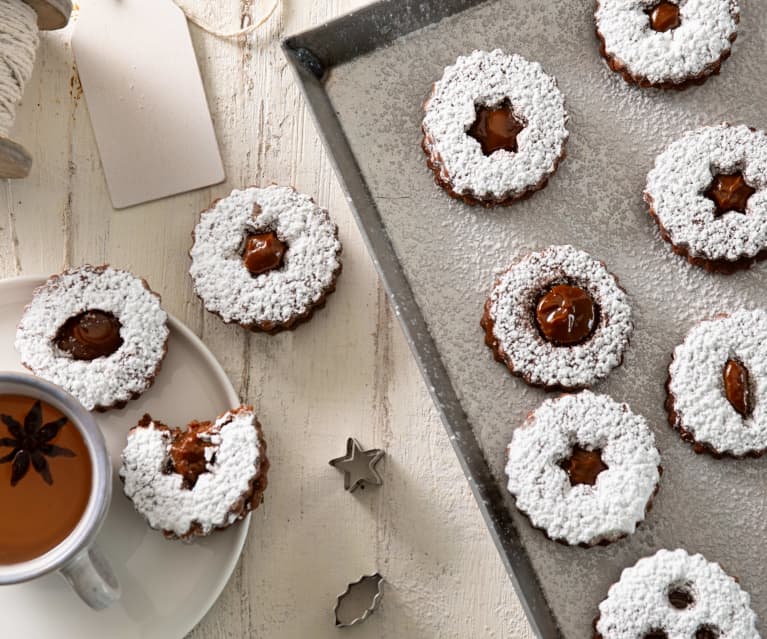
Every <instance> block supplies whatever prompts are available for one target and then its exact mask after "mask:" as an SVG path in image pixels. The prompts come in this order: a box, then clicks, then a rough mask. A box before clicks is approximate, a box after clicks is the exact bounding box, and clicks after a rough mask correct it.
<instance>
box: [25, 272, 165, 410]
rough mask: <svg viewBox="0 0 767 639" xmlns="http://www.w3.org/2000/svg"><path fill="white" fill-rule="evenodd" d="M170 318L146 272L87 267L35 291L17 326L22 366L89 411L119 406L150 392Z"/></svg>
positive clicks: (49, 282)
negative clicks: (56, 387) (146, 276)
mask: <svg viewBox="0 0 767 639" xmlns="http://www.w3.org/2000/svg"><path fill="white" fill-rule="evenodd" d="M169 334H170V332H169V329H168V315H167V313H166V312H165V311H164V310H163V309H162V307H161V306H160V297H159V295H157V294H156V293H153V292H152V291H151V290H150V289H149V286H148V285H147V283H146V282H145V281H144V280H142V279H141V278H139V277H136V276H135V275H133V274H131V273H129V272H127V271H121V270H118V269H115V268H112V267H111V266H106V265H104V266H90V265H85V266H80V267H77V268H73V269H70V270H68V271H65V272H63V273H61V274H59V275H53V276H52V277H51V278H49V279H48V281H47V282H45V283H44V284H43V285H41V286H39V287H38V288H37V289H35V291H34V293H33V295H32V301H31V302H30V303H29V304H28V305H27V307H26V309H25V310H24V314H23V315H22V317H21V321H20V322H19V325H18V328H17V329H16V350H17V351H18V352H19V356H20V357H21V363H22V364H24V366H26V367H27V368H28V369H30V370H31V371H32V372H33V373H34V374H35V375H37V376H39V377H42V378H43V379H47V380H48V381H50V382H53V383H54V384H56V385H58V386H61V387H62V388H63V389H64V390H66V391H68V392H69V393H71V394H72V395H74V396H75V397H76V398H77V399H78V400H79V401H80V403H81V404H82V405H83V406H85V408H87V409H88V410H99V411H103V410H107V409H109V408H115V407H116V408H120V407H123V406H125V404H126V403H127V402H128V400H130V399H135V398H137V397H138V396H139V395H141V394H142V393H143V392H144V391H146V390H147V389H148V388H149V387H150V386H151V385H152V383H153V382H154V379H155V377H156V376H157V374H158V372H159V371H160V367H161V365H162V361H163V359H164V358H165V354H166V352H167V343H168V336H169Z"/></svg>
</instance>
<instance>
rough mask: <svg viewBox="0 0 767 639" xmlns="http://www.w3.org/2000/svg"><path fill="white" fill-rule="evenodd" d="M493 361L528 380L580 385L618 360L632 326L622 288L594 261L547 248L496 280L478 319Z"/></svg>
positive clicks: (555, 385) (596, 377)
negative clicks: (493, 358)
mask: <svg viewBox="0 0 767 639" xmlns="http://www.w3.org/2000/svg"><path fill="white" fill-rule="evenodd" d="M480 324H481V326H482V328H483V329H484V330H485V343H486V344H487V345H488V346H489V347H490V348H491V349H492V350H493V354H494V356H495V359H496V360H498V361H499V362H502V363H504V364H506V366H507V367H508V369H509V370H510V371H511V372H512V373H513V374H515V375H518V376H520V377H522V378H523V379H524V380H525V381H526V382H527V383H528V384H531V385H533V386H542V387H544V388H549V389H564V390H576V389H580V388H586V387H588V386H590V385H592V384H593V383H594V382H596V381H597V380H600V379H602V378H604V377H606V376H607V374H608V373H609V372H610V371H611V370H612V369H613V368H615V367H616V366H618V365H619V364H620V363H621V361H622V360H623V352H624V351H625V350H626V348H627V347H628V343H629V336H630V335H631V331H632V328H633V325H632V322H631V307H630V306H629V302H628V297H627V295H626V293H625V291H624V290H623V289H622V288H621V287H620V286H619V285H618V283H617V281H616V279H615V277H614V276H613V275H612V274H611V273H610V272H609V271H608V270H607V269H606V268H605V265H604V264H603V263H602V262H600V261H599V260H596V259H594V258H593V257H591V256H590V255H589V254H588V253H585V252H584V251H580V250H578V249H576V248H574V247H572V246H568V245H566V246H550V247H549V248H547V249H544V250H543V251H539V252H535V253H528V254H527V255H524V256H523V257H522V258H520V259H519V260H517V261H516V262H515V263H514V264H513V265H512V266H511V268H509V269H508V270H507V271H506V272H505V273H503V274H502V275H501V276H500V277H499V278H498V280H497V281H496V282H495V285H494V287H493V290H492V292H491V293H490V297H489V298H488V300H487V302H486V304H485V312H484V315H483V316H482V320H481V322H480Z"/></svg>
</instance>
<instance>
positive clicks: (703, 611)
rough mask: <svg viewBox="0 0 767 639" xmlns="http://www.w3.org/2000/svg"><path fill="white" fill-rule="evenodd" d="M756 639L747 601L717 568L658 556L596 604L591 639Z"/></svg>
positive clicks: (681, 554)
mask: <svg viewBox="0 0 767 639" xmlns="http://www.w3.org/2000/svg"><path fill="white" fill-rule="evenodd" d="M676 637H685V638H689V639H759V637H760V635H759V631H758V630H757V628H756V614H755V613H754V611H753V610H752V609H751V597H750V596H749V594H748V593H747V592H746V591H744V590H743V589H742V588H741V587H740V585H739V584H738V582H737V579H735V578H733V577H730V576H729V575H728V574H727V573H726V572H724V570H722V567H721V566H720V565H719V564H718V563H715V562H712V561H708V560H707V559H706V558H705V557H703V555H699V554H696V555H690V554H688V553H687V551H685V550H681V549H678V550H659V551H658V552H657V553H655V554H654V555H652V556H651V557H644V558H643V559H640V560H639V561H638V562H637V563H636V564H634V565H633V566H631V567H630V568H626V569H625V570H624V571H623V573H622V574H621V578H620V580H619V581H618V582H617V583H615V584H613V585H612V586H611V587H610V590H609V592H608V593H607V599H605V600H604V601H603V602H602V603H600V604H599V616H598V617H597V618H596V620H595V621H594V639H637V638H642V639H675V638H676Z"/></svg>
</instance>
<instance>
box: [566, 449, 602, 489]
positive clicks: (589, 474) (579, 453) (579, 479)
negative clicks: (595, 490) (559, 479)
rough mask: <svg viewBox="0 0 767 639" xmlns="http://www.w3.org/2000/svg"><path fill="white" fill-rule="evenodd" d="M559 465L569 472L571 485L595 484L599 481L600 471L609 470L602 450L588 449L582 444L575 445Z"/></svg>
mask: <svg viewBox="0 0 767 639" xmlns="http://www.w3.org/2000/svg"><path fill="white" fill-rule="evenodd" d="M559 467H560V468H561V469H562V470H564V471H565V472H566V473H567V476H568V477H569V478H570V485H571V486H578V485H579V484H588V485H589V486H593V485H594V484H596V483H597V477H599V475H600V473H602V472H603V471H605V470H607V464H605V463H604V462H603V461H602V451H601V450H599V449H595V450H586V449H585V448H581V447H580V446H574V447H573V450H572V452H571V453H570V457H568V458H567V459H565V460H563V461H562V462H561V463H560V464H559Z"/></svg>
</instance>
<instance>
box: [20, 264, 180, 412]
mask: <svg viewBox="0 0 767 639" xmlns="http://www.w3.org/2000/svg"><path fill="white" fill-rule="evenodd" d="M93 268H94V270H96V271H103V270H105V269H107V268H109V264H100V265H99V266H94V267H93ZM134 277H135V276H134ZM59 279H61V276H60V275H59V274H57V275H53V276H51V277H50V278H48V280H47V281H46V283H45V284H43V285H42V286H46V285H47V284H48V282H53V281H56V280H59ZM137 279H139V280H141V284H142V285H143V286H144V288H145V289H146V290H147V291H149V292H150V293H151V294H152V295H154V296H155V297H156V298H157V301H158V302H159V301H161V300H162V298H161V297H160V294H159V293H155V292H154V291H153V290H152V289H151V288H149V282H147V281H146V280H145V279H144V278H143V277H140V278H137ZM35 290H37V289H35ZM33 296H34V292H33ZM30 304H31V302H30ZM27 308H29V304H28V305H27V306H25V307H24V312H26V309H27ZM22 315H23V313H22ZM166 326H167V322H166ZM169 339H170V330H169V331H168V337H166V338H165V344H163V351H162V356H161V357H160V359H159V360H158V362H157V366H156V367H155V369H154V372H153V373H152V375H150V376H147V377H146V378H145V380H146V384H147V385H146V387H145V388H144V389H143V390H142V391H137V392H134V393H131V396H130V397H129V398H128V399H124V400H119V401H114V402H112V403H111V404H107V405H101V404H98V405H96V406H94V407H93V409H92V411H93V412H96V413H106V412H107V411H110V410H120V409H123V408H125V407H126V406H127V405H128V402H130V401H133V400H134V399H138V398H139V397H141V396H142V395H143V394H144V393H146V392H147V391H148V390H149V389H150V388H151V387H152V386H153V385H154V382H155V379H157V375H159V374H160V371H161V370H162V364H163V362H164V361H165V356H166V355H167V354H168V340H169ZM21 364H22V366H24V368H26V369H27V370H29V371H32V372H33V373H34V374H35V375H37V376H39V377H42V378H43V379H45V376H44V374H43V373H44V371H36V370H34V369H33V368H32V367H31V366H29V365H28V364H27V363H26V362H25V361H23V360H22V362H21ZM65 390H66V389H65Z"/></svg>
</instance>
